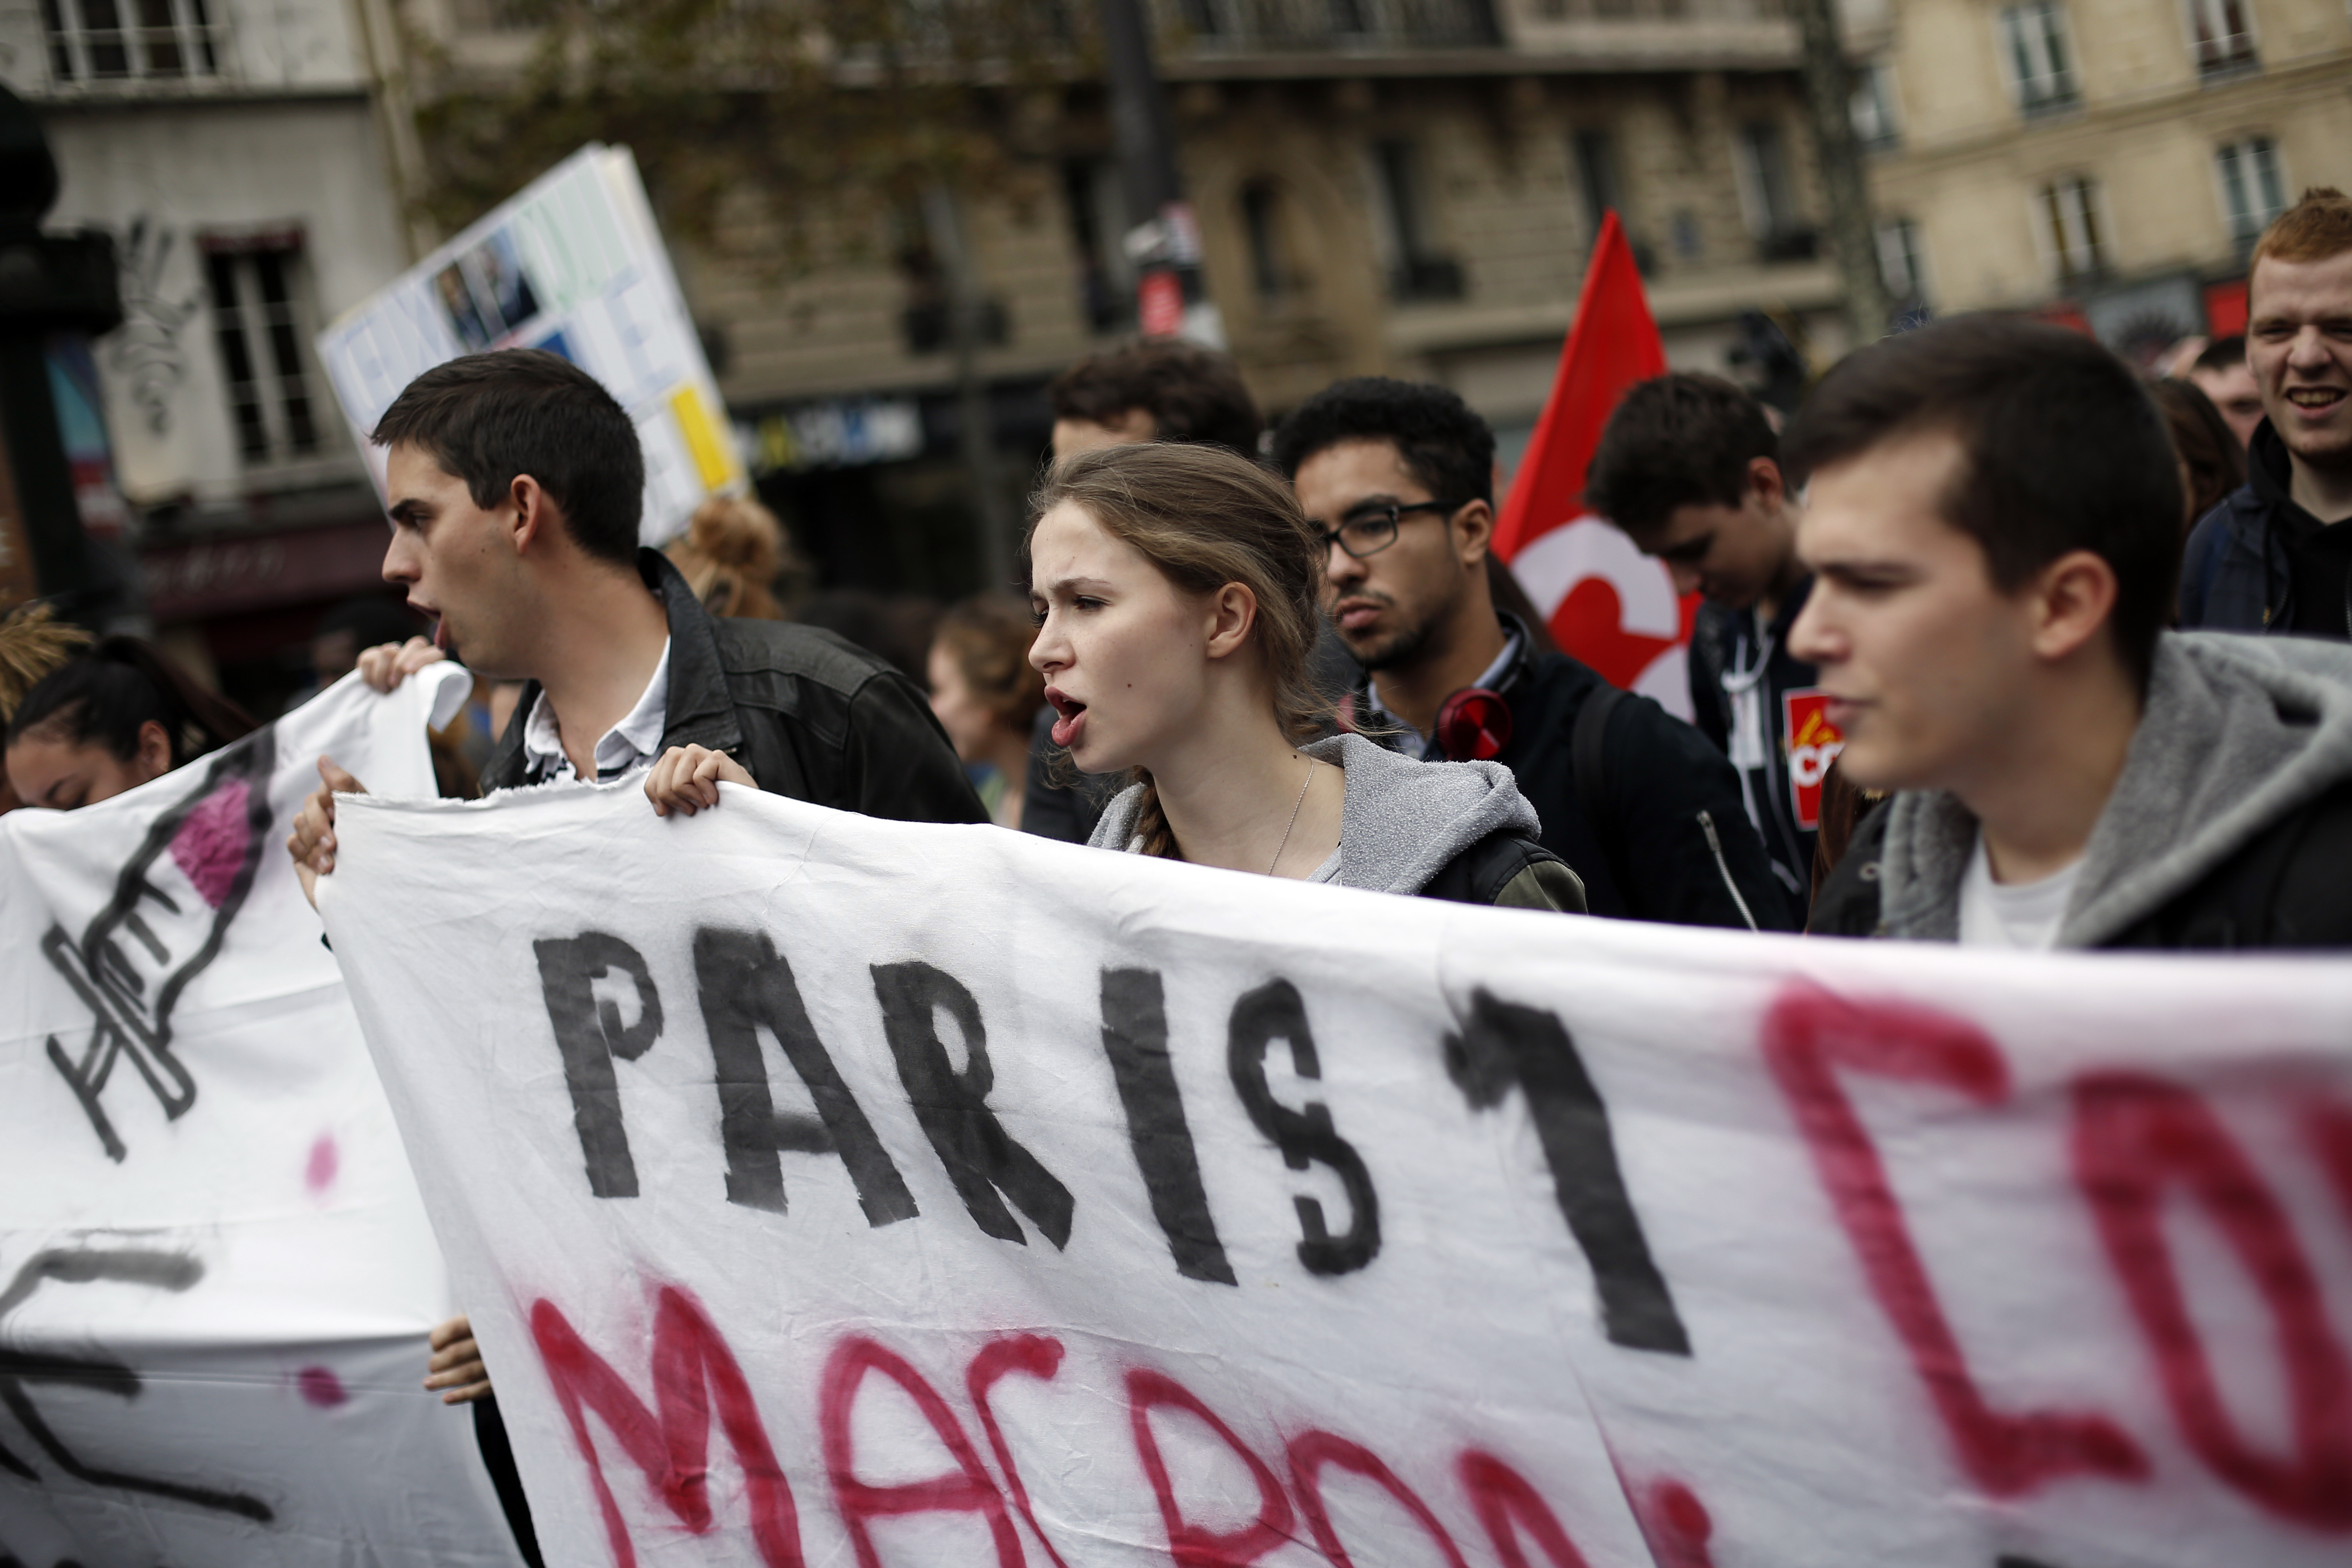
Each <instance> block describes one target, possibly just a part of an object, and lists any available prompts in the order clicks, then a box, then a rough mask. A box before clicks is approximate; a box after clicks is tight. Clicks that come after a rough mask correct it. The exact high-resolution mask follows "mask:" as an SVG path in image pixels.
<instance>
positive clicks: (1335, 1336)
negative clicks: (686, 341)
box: [323, 784, 2352, 1568]
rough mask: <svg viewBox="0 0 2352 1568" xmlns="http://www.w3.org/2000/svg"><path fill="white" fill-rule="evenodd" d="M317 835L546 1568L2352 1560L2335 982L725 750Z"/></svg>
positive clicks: (381, 814) (2345, 1128)
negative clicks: (1713, 906) (1485, 865)
mask: <svg viewBox="0 0 2352 1568" xmlns="http://www.w3.org/2000/svg"><path fill="white" fill-rule="evenodd" d="M341 842H342V851H341V864H340V867H339V868H338V870H337V872H336V874H335V876H334V877H333V878H332V879H331V885H330V887H329V888H328V889H327V892H326V894H325V896H324V900H323V902H324V907H325V914H326V918H327V923H328V926H329V929H330V930H331V931H332V932H333V934H334V939H335V946H336V952H337V953H338V954H339V956H340V957H341V962H342V963H343V965H344V970H345V973H346V975H347V976H348V978H349V980H350V983H351V985H352V994H353V998H354V1001H355V1003H356V1005H357V1006H358V1009H359V1013H360V1016H361V1018H362V1023H363V1025H364V1027H365V1030H366V1033H367V1037H368V1040H369V1044H370V1046H371V1047H372V1048H373V1051H374V1052H375V1055H376V1058H377V1062H378V1065H379V1067H380V1068H381V1069H382V1071H383V1076H384V1079H385V1081H386V1088H387V1090H388V1092H389V1093H390V1095H391V1098H392V1101H393V1106H394V1111H395V1113H396V1114H397V1116H398V1118H399V1121H400V1124H401V1129H402V1132H403V1135H404V1139H405V1140H406V1142H407V1146H408V1149H409V1151H410V1153H411V1156H412V1158H413V1159H414V1161H415V1165H416V1169H417V1172H418V1175H419V1179H420V1182H421V1184H422V1185H423V1188H424V1192H425V1203H426V1205H427V1207H428V1209H430V1210H431V1212H432V1213H433V1215H434V1218H435V1222H436V1230H437V1232H438V1233H439V1235H440V1237H441V1239H442V1241H443V1244H444V1246H445V1247H446V1250H447V1254H448V1257H449V1259H450V1263H451V1267H452V1269H453V1271H454V1274H455V1277H456V1279H457V1282H458V1287H459V1291H460V1295H461V1296H462V1298H463V1299H464V1300H467V1302H468V1303H469V1305H470V1306H471V1308H472V1310H473V1314H474V1321H475V1324H476V1326H477V1329H478V1333H479V1335H480V1337H481V1339H482V1341H483V1343H484V1345H485V1347H486V1351H487V1353H488V1358H489V1363H490V1367H491V1371H492V1373H493V1375H494V1376H495V1377H496V1378H497V1380H498V1382H499V1388H500V1391H501V1403H502V1405H504V1407H505V1409H506V1411H507V1415H508V1420H509V1426H510V1427H511V1428H512V1430H513V1432H514V1436H515V1442H516V1447H517V1449H518V1453H519V1457H520V1465H521V1468H522V1472H523V1477H524V1480H525V1483H526V1485H527V1487H528V1489H529V1490H530V1495H531V1498H532V1500H533V1503H534V1507H535V1509H536V1511H537V1516H538V1521H539V1528H540V1533H541V1541H542V1542H544V1543H545V1544H546V1546H547V1548H548V1552H549V1560H550V1561H551V1563H561V1564H564V1565H566V1568H587V1565H591V1564H603V1563H618V1564H633V1563H666V1564H688V1563H752V1562H757V1563H764V1564H768V1565H770V1568H782V1565H785V1564H803V1563H806V1564H834V1563H852V1562H855V1563H859V1564H861V1565H864V1568H871V1565H873V1564H877V1563H906V1564H924V1563H938V1564H945V1563H958V1564H962V1563H998V1564H1011V1563H1041V1564H1042V1563H1053V1564H1055V1565H1057V1568H1058V1565H1076V1564H1114V1565H1115V1564H1122V1563H1137V1564H1141V1563H1166V1562H1169V1561H1171V1559H1172V1560H1173V1561H1174V1562H1175V1563H1179V1564H1181V1565H1183V1568H1209V1565H1212V1564H1234V1563H1268V1564H1307V1563H1316V1562H1318V1561H1325V1560H1328V1561H1329V1562H1331V1563H1351V1562H1352V1563H1359V1564H1365V1565H1370V1564H1374V1563H1384V1564H1385V1563H1393V1564H1410V1565H1416V1568H1418V1565H1422V1564H1446V1565H1455V1568H1465V1565H1467V1564H1478V1565H1480V1568H1486V1565H1491V1564H1501V1565H1504V1568H1524V1565H1528V1564H1537V1565H1542V1564H1550V1565H1552V1568H1569V1565H1574V1564H1590V1565H1592V1568H1600V1565H1603V1564H1619V1563H1627V1564H1644V1563H1658V1564H1662V1565H1666V1568H1690V1565H1696V1564H1704V1563H1721V1564H1723V1565H1725V1568H1732V1565H1735V1564H1771V1563H1786V1564H1792V1565H1793V1564H1819V1563H1906V1564H1925V1565H1946V1564H1948V1565H1951V1568H1993V1565H1994V1564H1996V1563H2003V1564H2010V1565H2011V1568H2022V1565H2026V1564H2044V1565H2052V1568H2102V1565H2120V1564H2125V1563H2134V1564H2146V1563H2177V1564H2182V1565H2187V1564H2215V1563H2264V1564H2284V1565H2294V1564H2319V1563H2342V1562H2343V1561H2344V1559H2345V1554H2346V1552H2347V1549H2352V1359H2348V1358H2347V1350H2346V1346H2347V1342H2352V984H2347V979H2352V970H2347V966H2346V964H2345V963H2342V962H2341V961H2335V960H2329V961H2320V962H2305V963H2290V962H2283V961H2261V960H2248V961H2238V960H2219V959H2205V960H2199V959H2178V958H2159V959H2122V958H2080V957H2077V958H2067V959H2056V958H2047V957H2039V956H2021V955H2009V954H1982V953H1972V952H1957V951H1952V950H1938V949H1928V948H1924V947H1915V946H1896V945H1869V944H1859V943H1840V942H1805V941H1801V940H1798V939H1793V938H1787V939H1783V938H1759V937H1754V936H1748V935H1736V934H1732V933H1725V932H1710V931H1676V930H1669V929H1664V928H1660V927H1654V926H1644V925H1636V924H1632V923H1621V922H1614V921H1587V920H1580V919H1573V918H1568V917H1559V916H1550V915H1538V914H1531V913H1523V912H1512V911H1501V910H1478V909H1469V908H1465V907H1462V906H1458V905H1448V904H1440V903H1432V902H1426V901H1423V900H1409V899H1397V898H1384V897H1381V896H1377V895H1370V894H1363V893H1356V892H1350V891H1347V890H1344V889H1332V888H1323V887H1312V886H1307V885H1306V884H1302V883H1297V882H1277V881H1271V880H1267V879H1258V878H1249V879H1244V878H1241V877H1237V876H1234V875H1232V874H1229V873H1224V872H1217V871H1209V870H1203V869H1201V868H1192V867H1187V866H1181V865H1171V864H1167V863H1162V862H1156V861H1148V860H1143V859H1140V858H1129V857H1122V856H1115V855H1108V854H1103V853H1100V852H1096V851H1088V850H1083V849H1079V848H1076V847H1069V846H1063V845H1055V844H1049V843H1045V842H1043V841H1041V840H1038V839H1035V838H1032V837H1024V836H1022V835H1019V834H1012V833H1004V832H1000V831H997V830H994V829H992V828H987V827H969V828H967V827H938V826H910V825H904V824H898V823H888V822H878V821H871V820H866V819H864V818H860V817H856V816H845V815H840V814H836V813H833V812H828V811H824V810H820V809H817V808H814V807H810V806H807V805H800V804H796V803H793V802H790V801H785V800H781V799H778V798H776V797H773V796H770V795H759V794H756V793H753V792H751V791H748V790H741V789H736V788H733V787H732V786H730V787H729V788H728V789H727V791H726V792H725V799H724V801H723V803H722V805H721V806H720V808H719V810H717V811H716V812H712V813H706V814H704V815H701V816H696V817H693V818H674V819H670V820H667V821H664V820H658V819H656V817H655V816H654V815H653V813H652V811H651V809H650V808H649V807H648V805H646V801H645V799H644V796H643V795H642V793H641V792H640V790H639V789H638V788H637V787H636V786H635V784H621V785H618V786H613V787H606V788H601V789H600V788H596V787H593V786H578V787H567V788H551V789H547V790H541V791H533V792H527V793H524V794H521V795H513V796H505V797H501V798H499V799H498V800H495V801H493V802H490V803H487V804H484V805H446V804H444V805H435V804H414V805H411V804H393V803H376V802H369V801H354V802H352V803H351V804H350V805H347V806H346V807H345V808H344V810H343V816H342V825H341ZM418 975H430V976H432V977H433V980H432V983H431V984H426V985H418V984H415V976H418Z"/></svg>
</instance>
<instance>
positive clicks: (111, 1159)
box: [0, 666, 515, 1568]
mask: <svg viewBox="0 0 2352 1568" xmlns="http://www.w3.org/2000/svg"><path fill="white" fill-rule="evenodd" d="M466 679H467V678H466V675H465V672H464V671H462V670H459V669H457V668H455V667H454V666H450V667H444V668H441V669H436V670H428V671H427V672H425V675H424V676H423V677H422V678H420V679H416V680H415V681H412V682H410V683H408V684H407V686H406V687H404V689H403V690H401V691H399V692H396V693H394V695H393V696H391V697H389V698H384V697H378V696H376V695H374V694H373V693H370V692H369V691H367V690H366V689H365V688H363V687H362V686H361V685H360V683H359V680H358V679H357V678H356V677H352V678H349V679H345V680H344V681H343V682H342V683H341V684H340V685H338V686H336V687H335V688H333V689H331V690H329V691H327V692H326V693H324V694H322V695H321V696H320V697H319V698H318V699H317V700H314V701H312V702H310V703H308V704H306V705H305V706H304V707H302V708H300V709H299V710H296V711H294V712H293V713H290V714H289V715H287V716H286V717H285V718H284V719H281V720H279V721H278V722H277V723H276V724H274V725H271V726H269V727H268V728H265V729H263V730H261V731H258V732H257V733H256V734H254V735H251V736H248V737H247V739H245V740H243V741H240V742H236V744H235V745H233V746H230V747H228V748H226V750H224V751H221V752H215V753H214V754H213V755H211V756H207V757H202V758H199V759H197V760H196V761H195V762H194V763H190V764H188V765H187V766H186V767H184V768H181V769H179V770H178V771H177V772H174V773H168V774H166V775H165V776H163V778H160V779H157V780H155V781H154V782H153V783H152V784H146V785H143V786H142V787H141V788H139V789H136V790H133V791H131V793H129V794H127V795H119V796H117V797H115V798H114V799H112V800H110V801H103V802H100V804H98V805H91V806H88V807H85V808H83V809H82V810H79V811H74V812H55V811H16V812H12V813H10V814H8V815H7V816H5V817H0V941H5V952H6V953H7V955H8V958H7V965H8V967H7V976H8V984H7V985H6V986H5V988H4V989H0V1150H5V1156H0V1158H5V1162H6V1169H7V1172H8V1180H7V1181H6V1183H5V1187H4V1188H0V1191H5V1198H4V1199H0V1561H6V1562H11V1563H23V1564H27V1565H37V1568H50V1565H51V1564H54V1563H68V1562H72V1563H85V1564H89V1565H91V1568H97V1565H100V1564H104V1565H109V1568H111V1565H115V1564H141V1563H169V1564H171V1565H172V1568H200V1565H215V1568H255V1565H257V1564H285V1565H287V1568H297V1565H303V1568H308V1565H312V1564H318V1563H362V1562H364V1563H384V1564H406V1565H414V1568H427V1565H429V1564H438V1563H459V1564H480V1565H483V1568H490V1565H493V1564H496V1565H499V1568H504V1565H506V1564H509V1563H512V1562H514V1561H515V1558H514V1554H513V1547H512V1543H511V1540H510V1538H509V1536H508V1535H507V1532H506V1528H505V1522H504V1521H503V1520H502V1519H501V1518H500V1517H499V1513H498V1507H497V1501H496V1499H495V1498H494V1497H492V1496H491V1494H490V1491H489V1484H488V1477H487V1476H486V1475H485V1474H484V1473H483V1471H482V1468H481V1465H480V1462H479V1460H478V1458H476V1457H475V1455H474V1453H473V1451H472V1450H473V1447H474V1440H473V1427H472V1423H471V1422H470V1420H468V1419H467V1413H466V1412H464V1411H461V1410H448V1409H445V1408H443V1407H442V1406H441V1405H440V1404H439V1403H438V1401H437V1400H436V1398H435V1396H433V1395H431V1394H426V1393H425V1391H424V1389H423V1388H422V1387H421V1386H420V1384H421V1381H422V1379H423V1377H424V1375H425V1357H426V1355H427V1354H428V1353H429V1352H428V1351H427V1349H426V1347H425V1331H426V1330H427V1329H428V1328H429V1327H430V1326H431V1325H432V1324H433V1323H435V1322H436V1321H439V1320H440V1319H442V1318H444V1317H446V1316H447V1315H448V1314H449V1311H450V1310H451V1309H450V1306H449V1292H448V1287H447V1283H446V1276H445V1273H444V1270H443V1268H442V1266H441V1259H440V1257H439V1254H438V1251H437V1250H436V1247H435V1246H434V1242H433V1237H432V1233H431V1231H430V1229H429V1228H428V1226H427V1225H426V1223H425V1213H424V1208H423V1205H421V1203H420V1202H419V1200H418V1198H417V1194H416V1187H415V1178H414V1177H412V1176H411V1175H410V1173H409V1170H408V1163H407V1161H406V1159H405V1157H404V1154H403V1152H402V1150H401V1147H400V1142H399V1138H398V1135H397V1133H396V1131H395V1130H394V1126H393V1122H392V1117H391V1112H390V1110H389V1108H388V1107H387V1106H386V1105H385V1103H384V1099H383V1089H381V1087H380V1086H379V1085H378V1083H377V1081H376V1078H375V1073H374V1069H373V1066H372V1065H371V1064H370V1062H369V1061H368V1058H367V1053H366V1051H365V1049H364V1047H362V1044H361V1041H360V1037H359V1026H358V1023H357V1020H356V1019H355V1018H354V1017H353V1016H352V1008H351V1003H350V1001H349V999H348V998H347V997H346V995H345V994H344V992H343V987H342V984H341V976H340V974H339V973H338V972H337V970H336V967H335V961H334V957H333V955H332V954H331V953H330V952H327V951H326V949H325V948H324V946H323V945H322V944H321V942H320V924H319V921H318V917H317V916H316V915H315V914H313V913H312V912H311V910H310V907H309V905H308V904H306V903H305V902H304V901H303V899H302V894H301V890H300V889H299V887H298V886H297V884H296V881H295V878H294V872H293V867H292V863H291V862H290V861H289V859H288V858H287V855H286V851H285V848H284V841H285V837H286V834H287V832H288V830H289V826H290V824H291V820H292V817H293V815H294V813H295V812H296V811H297V810H299V807H300V804H301V800H302V796H303V795H305V794H306V793H307V792H308V791H310V790H312V789H315V788H317V787H318V776H319V775H318V771H317V767H316V763H317V759H318V757H319V754H320V752H332V753H333V754H334V756H335V757H336V759H337V760H338V761H339V762H341V763H343V764H344V765H345V766H347V767H349V768H351V769H352V771H353V772H355V773H358V774H359V776H360V777H362V778H363V779H365V780H366V781H367V782H368V783H369V784H371V785H372V786H373V787H375V788H377V789H380V790H383V791H385V792H387V793H388V794H392V795H430V794H431V793H432V791H433V773H432V767H431V763H430V762H429V760H428V758H427V755H426V752H425V718H426V714H427V711H428V709H429V708H430V707H431V706H432V705H433V703H434V701H435V700H436V698H439V699H441V700H443V701H444V702H445V703H446V704H447V705H454V702H455V701H456V700H458V699H461V698H462V697H463V695H464V692H465V687H466Z"/></svg>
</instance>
